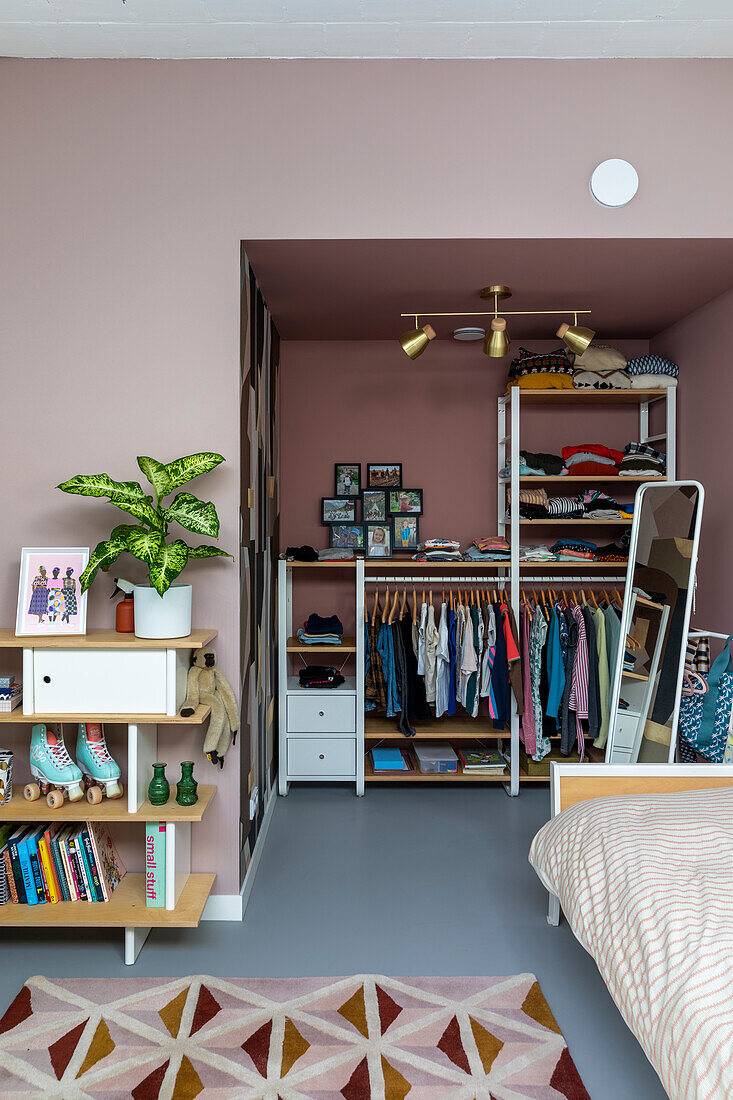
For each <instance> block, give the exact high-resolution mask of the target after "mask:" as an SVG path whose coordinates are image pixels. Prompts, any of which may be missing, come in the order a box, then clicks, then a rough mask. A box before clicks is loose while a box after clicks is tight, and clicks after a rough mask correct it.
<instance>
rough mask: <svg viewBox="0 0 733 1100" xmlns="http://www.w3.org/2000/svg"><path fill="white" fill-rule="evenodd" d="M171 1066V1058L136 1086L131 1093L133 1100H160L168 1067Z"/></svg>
mask: <svg viewBox="0 0 733 1100" xmlns="http://www.w3.org/2000/svg"><path fill="white" fill-rule="evenodd" d="M170 1064H171V1060H170V1058H168V1059H167V1060H166V1061H165V1062H163V1065H162V1066H158V1068H157V1069H154V1070H153V1072H152V1073H149V1074H148V1076H147V1077H145V1078H143V1080H142V1081H141V1082H140V1084H139V1085H136V1086H135V1088H134V1089H133V1090H132V1092H131V1094H130V1095H131V1096H132V1100H158V1097H159V1096H160V1089H161V1086H162V1084H163V1081H164V1080H165V1075H166V1073H167V1072H168V1066H169V1065H170Z"/></svg>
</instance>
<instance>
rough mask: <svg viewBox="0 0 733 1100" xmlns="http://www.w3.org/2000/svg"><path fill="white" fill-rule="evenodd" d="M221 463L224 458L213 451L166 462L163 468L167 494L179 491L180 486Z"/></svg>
mask: <svg viewBox="0 0 733 1100" xmlns="http://www.w3.org/2000/svg"><path fill="white" fill-rule="evenodd" d="M223 461H224V456H223V455H218V454H216V453H215V452H214V451H200V452H199V453H198V454H195V455H186V456H185V457H184V458H177V459H176V460H175V462H168V463H167V464H166V466H165V473H166V477H167V478H168V485H169V488H168V492H169V493H172V492H173V490H174V489H180V487H181V485H185V484H186V482H188V481H193V479H194V478H195V477H198V476H199V474H207V473H208V472H209V470H213V469H215V467H216V466H218V465H219V464H220V463H221V462H223Z"/></svg>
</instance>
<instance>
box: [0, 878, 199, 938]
mask: <svg viewBox="0 0 733 1100" xmlns="http://www.w3.org/2000/svg"><path fill="white" fill-rule="evenodd" d="M215 878H216V875H214V874H196V875H189V876H188V880H187V882H186V885H185V886H184V887H183V891H182V893H181V896H180V898H179V899H178V905H177V906H176V908H175V909H172V910H170V909H148V907H147V906H146V904H145V875H144V874H131V873H129V872H128V874H126V875H125V877H124V878H123V879H122V882H121V883H120V884H119V886H118V887H117V889H116V890H115V892H114V893H113V894H112V897H111V898H110V900H109V901H98V902H88V901H59V902H57V903H56V905H51V904H49V903H48V902H47V903H46V904H45V905H13V904H12V903H11V902H8V903H7V904H6V905H0V928H3V927H4V928H196V927H197V925H198V923H199V921H200V920H201V913H202V912H203V908H204V905H205V904H206V899H207V898H208V896H209V894H210V893H211V887H212V886H213V885H214V879H215ZM6 948H7V945H6Z"/></svg>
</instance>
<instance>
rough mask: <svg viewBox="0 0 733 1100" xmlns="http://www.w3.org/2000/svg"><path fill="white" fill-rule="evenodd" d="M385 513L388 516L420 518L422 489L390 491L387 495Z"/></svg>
mask: <svg viewBox="0 0 733 1100" xmlns="http://www.w3.org/2000/svg"><path fill="white" fill-rule="evenodd" d="M387 512H388V514H389V515H390V516H421V515H422V513H423V491H422V489H403V488H399V489H390V490H389V491H388V493H387Z"/></svg>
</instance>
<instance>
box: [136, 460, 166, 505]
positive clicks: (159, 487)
mask: <svg viewBox="0 0 733 1100" xmlns="http://www.w3.org/2000/svg"><path fill="white" fill-rule="evenodd" d="M137 464H138V466H139V467H140V469H141V470H142V472H143V473H144V474H145V476H146V478H147V479H148V481H149V482H150V484H151V485H152V486H153V488H154V489H155V491H156V493H157V494H158V499H159V500H160V498H161V497H164V496H167V495H168V493H170V492H171V485H170V483H169V480H168V474H167V473H166V471H165V466H164V465H163V463H162V462H158V460H157V459H156V458H148V456H147V455H138V456H137Z"/></svg>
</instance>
